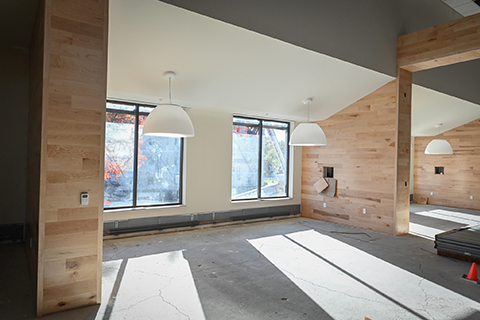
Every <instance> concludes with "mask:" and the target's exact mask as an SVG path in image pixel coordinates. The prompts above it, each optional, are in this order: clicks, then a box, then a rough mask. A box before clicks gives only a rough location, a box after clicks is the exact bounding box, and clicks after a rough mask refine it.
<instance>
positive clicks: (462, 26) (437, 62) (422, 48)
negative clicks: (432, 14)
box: [397, 13, 480, 72]
mask: <svg viewBox="0 0 480 320" xmlns="http://www.w3.org/2000/svg"><path fill="white" fill-rule="evenodd" d="M479 58H480V13H479V14H475V15H472V16H468V17H465V18H462V19H459V20H454V21H450V22H447V23H444V24H441V25H438V26H435V27H431V28H428V29H424V30H420V31H417V32H414V33H410V34H407V35H404V36H401V37H399V38H398V41H397V65H398V66H399V67H400V68H402V69H405V70H409V71H411V72H413V71H420V70H426V69H431V68H436V67H441V66H446V65H450V64H454V63H459V62H464V61H469V60H474V59H479Z"/></svg>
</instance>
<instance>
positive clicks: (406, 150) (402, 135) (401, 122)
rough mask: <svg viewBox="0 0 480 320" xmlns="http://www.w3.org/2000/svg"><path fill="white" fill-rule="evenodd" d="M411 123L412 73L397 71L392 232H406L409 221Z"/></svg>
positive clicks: (400, 233) (398, 233) (396, 233)
mask: <svg viewBox="0 0 480 320" xmlns="http://www.w3.org/2000/svg"><path fill="white" fill-rule="evenodd" d="M411 123H412V73H411V72H410V71H407V70H403V69H399V70H398V71H397V124H396V127H397V148H396V149H397V150H396V152H397V154H396V158H395V167H396V174H395V216H394V221H395V226H394V228H395V229H394V234H395V235H402V234H407V233H408V230H409V222H410V146H411V135H412V134H411Z"/></svg>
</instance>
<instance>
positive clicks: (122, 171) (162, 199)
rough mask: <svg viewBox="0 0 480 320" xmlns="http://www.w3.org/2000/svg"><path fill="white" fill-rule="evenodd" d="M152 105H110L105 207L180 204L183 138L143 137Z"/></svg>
mask: <svg viewBox="0 0 480 320" xmlns="http://www.w3.org/2000/svg"><path fill="white" fill-rule="evenodd" d="M153 109H154V107H153V106H147V105H138V104H130V103H124V102H120V103H117V102H107V114H106V127H105V202H104V208H106V209H107V208H133V207H145V206H152V205H169V204H180V203H181V199H182V192H181V191H182V185H181V184H182V163H183V161H182V155H183V139H181V138H170V137H155V136H144V135H143V134H142V127H143V124H144V123H145V120H146V118H147V116H148V114H149V113H150V112H151V111H152V110H153Z"/></svg>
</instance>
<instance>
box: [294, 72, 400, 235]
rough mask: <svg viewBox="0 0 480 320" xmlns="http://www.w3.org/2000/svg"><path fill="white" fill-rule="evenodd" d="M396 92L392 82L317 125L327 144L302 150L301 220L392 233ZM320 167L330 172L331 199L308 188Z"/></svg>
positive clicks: (312, 188) (321, 171)
mask: <svg viewBox="0 0 480 320" xmlns="http://www.w3.org/2000/svg"><path fill="white" fill-rule="evenodd" d="M396 92H397V85H396V81H395V80H394V81H392V82H390V83H388V84H387V85H385V86H383V87H381V88H380V89H378V90H376V91H374V92H372V93H371V94H369V95H367V96H366V97H364V98H363V99H361V100H359V101H357V102H355V103H354V104H352V105H350V106H349V107H347V108H345V109H343V110H342V111H340V112H339V113H337V114H335V115H333V116H332V117H330V118H328V119H327V120H324V121H320V122H318V124H319V125H320V126H321V127H322V129H323V130H324V132H325V134H326V137H327V146H325V147H303V162H302V215H303V216H305V217H309V218H314V219H319V220H324V221H329V222H334V223H339V224H345V225H350V226H354V227H359V228H363V229H369V230H374V231H379V232H383V233H388V234H394V233H395V232H394V229H395V221H394V213H395V206H394V204H395V201H394V198H395V197H394V195H395V190H396V189H395V175H396V167H395V159H396V157H397V146H396V139H397V133H396V132H397V116H398V112H397V103H396V97H397V93H396ZM323 167H334V168H335V169H334V170H335V173H334V178H335V179H337V195H336V197H327V196H323V195H320V194H318V193H317V192H316V190H315V189H314V187H313V184H314V183H315V182H316V181H318V179H320V178H321V177H323ZM323 203H326V207H324V206H323ZM363 208H365V209H366V210H367V213H366V214H363V210H362V209H363Z"/></svg>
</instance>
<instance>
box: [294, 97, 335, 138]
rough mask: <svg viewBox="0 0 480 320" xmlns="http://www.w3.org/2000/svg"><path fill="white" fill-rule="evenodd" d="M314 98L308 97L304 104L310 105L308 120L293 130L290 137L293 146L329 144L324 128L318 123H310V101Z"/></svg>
mask: <svg viewBox="0 0 480 320" xmlns="http://www.w3.org/2000/svg"><path fill="white" fill-rule="evenodd" d="M312 101H313V99H312V98H308V99H305V100H304V101H303V104H306V105H308V122H306V123H305V122H303V123H300V124H299V125H298V126H297V127H296V128H295V130H293V132H292V137H291V138H290V145H291V146H325V145H327V137H325V133H324V132H323V130H322V128H320V126H319V125H318V124H316V123H310V103H312Z"/></svg>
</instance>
